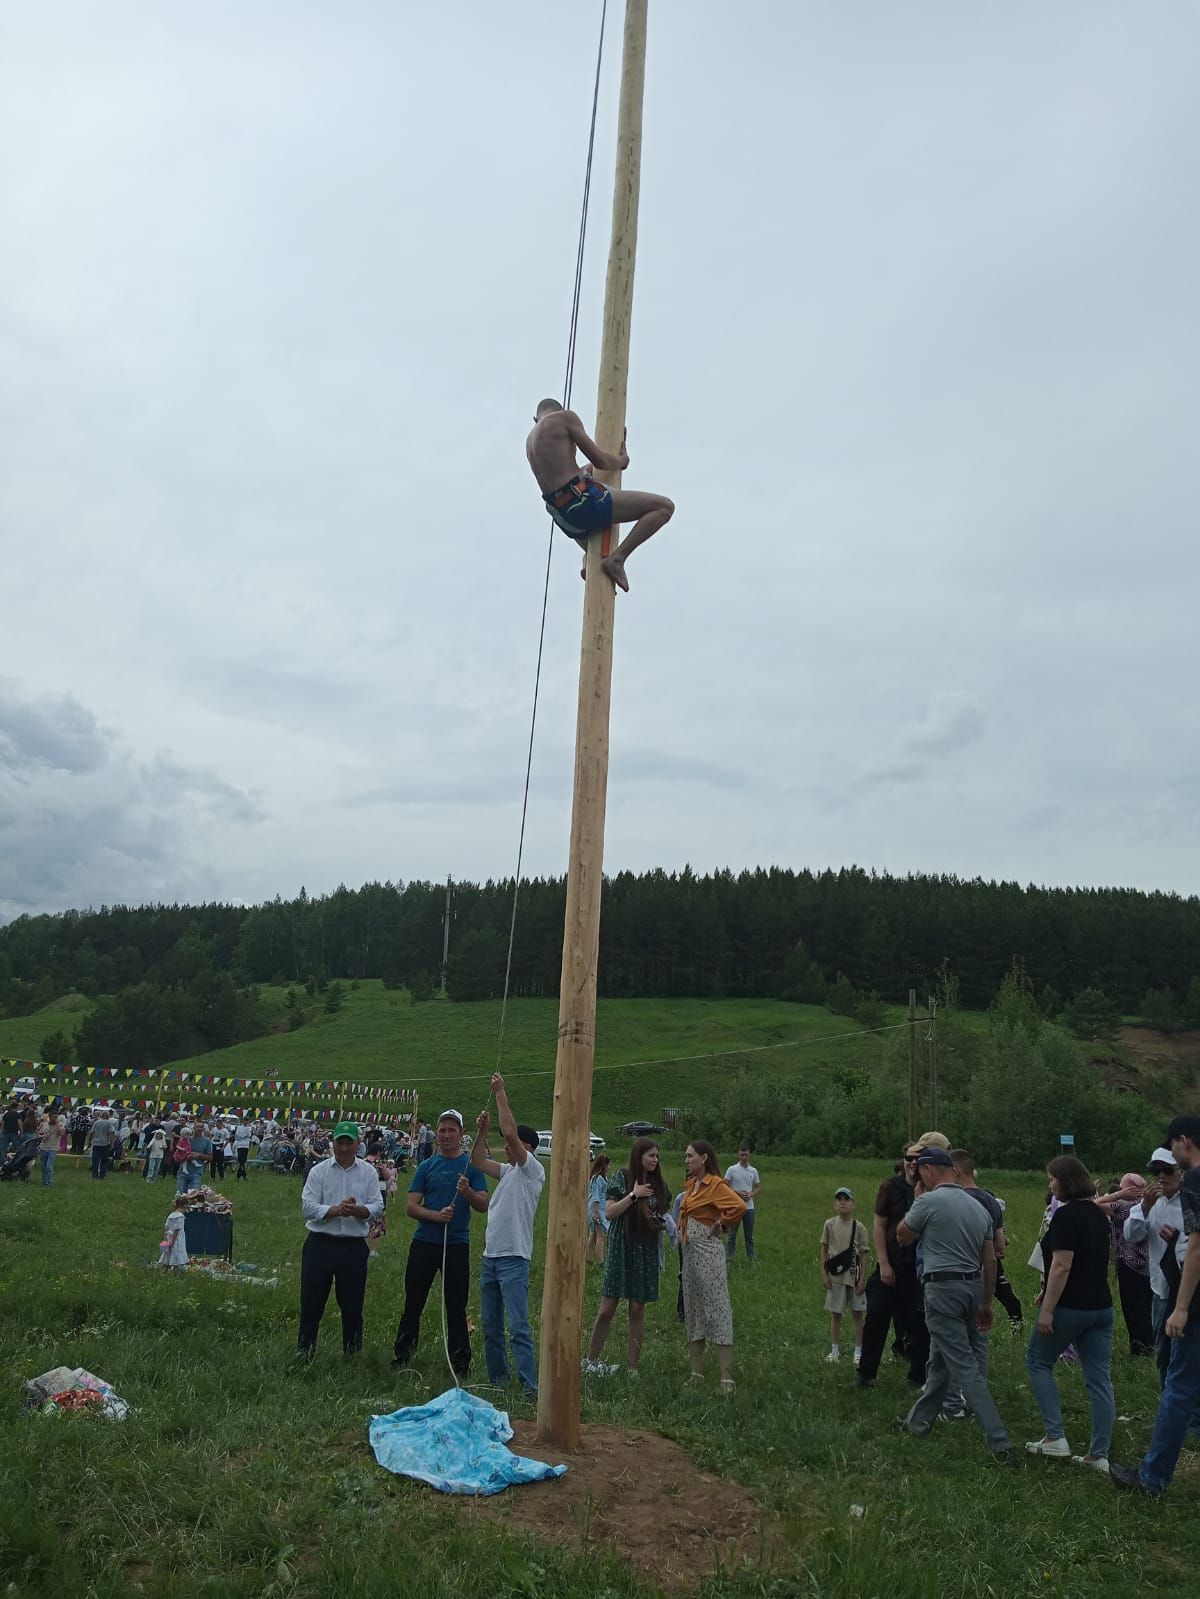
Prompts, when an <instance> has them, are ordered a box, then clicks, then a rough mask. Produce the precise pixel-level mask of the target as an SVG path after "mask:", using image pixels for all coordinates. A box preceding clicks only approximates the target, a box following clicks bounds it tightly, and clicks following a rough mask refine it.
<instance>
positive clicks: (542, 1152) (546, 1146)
mask: <svg viewBox="0 0 1200 1599" xmlns="http://www.w3.org/2000/svg"><path fill="white" fill-rule="evenodd" d="M550 1144H551V1135H550V1129H549V1128H547V1129H546V1131H545V1132H540V1131H539V1133H538V1147H537V1157H538V1159H539V1160H549V1159H550ZM603 1153H604V1140H603V1138H601V1137H600V1135H599V1133H589V1134H588V1154H589V1155H590V1156H591V1158H592V1159H593V1160H595V1158H596V1156H597V1155H603Z"/></svg>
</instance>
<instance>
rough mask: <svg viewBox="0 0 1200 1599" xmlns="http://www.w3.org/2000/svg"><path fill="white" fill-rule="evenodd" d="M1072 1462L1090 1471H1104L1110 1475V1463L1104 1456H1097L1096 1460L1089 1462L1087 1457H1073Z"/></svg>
mask: <svg viewBox="0 0 1200 1599" xmlns="http://www.w3.org/2000/svg"><path fill="white" fill-rule="evenodd" d="M1071 1460H1072V1462H1073V1463H1074V1464H1075V1465H1077V1466H1084V1467H1086V1468H1087V1470H1088V1471H1102V1472H1103V1473H1104V1475H1105V1476H1107V1475H1108V1461H1107V1460H1106V1459H1105V1458H1104V1456H1103V1455H1097V1456H1096V1458H1095V1460H1089V1459H1088V1457H1087V1456H1086V1455H1072V1456H1071Z"/></svg>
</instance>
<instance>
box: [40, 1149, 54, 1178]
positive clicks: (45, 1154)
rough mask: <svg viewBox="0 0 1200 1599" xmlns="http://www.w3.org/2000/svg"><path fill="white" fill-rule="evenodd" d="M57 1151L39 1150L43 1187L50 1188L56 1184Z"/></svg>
mask: <svg viewBox="0 0 1200 1599" xmlns="http://www.w3.org/2000/svg"><path fill="white" fill-rule="evenodd" d="M57 1154H58V1150H57V1149H39V1150H38V1159H39V1160H40V1161H41V1163H42V1187H43V1188H49V1187H50V1186H51V1185H52V1184H53V1182H54V1157H55V1155H57Z"/></svg>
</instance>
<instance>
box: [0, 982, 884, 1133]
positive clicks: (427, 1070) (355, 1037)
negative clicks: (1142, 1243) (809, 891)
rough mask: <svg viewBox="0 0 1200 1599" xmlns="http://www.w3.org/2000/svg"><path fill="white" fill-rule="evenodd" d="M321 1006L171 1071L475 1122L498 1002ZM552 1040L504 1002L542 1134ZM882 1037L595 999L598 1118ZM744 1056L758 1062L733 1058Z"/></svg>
mask: <svg viewBox="0 0 1200 1599" xmlns="http://www.w3.org/2000/svg"><path fill="white" fill-rule="evenodd" d="M263 998H264V1001H265V1002H266V1003H267V1005H268V1007H270V1008H271V1009H278V1010H280V1011H282V1008H283V991H282V990H280V989H271V988H265V989H264V990H263ZM313 1008H314V1009H315V1011H316V1017H315V1019H314V1020H313V1021H311V1022H309V1023H308V1024H307V1025H306V1026H305V1027H303V1028H301V1029H299V1030H298V1031H297V1032H294V1033H289V1032H279V1033H273V1034H271V1035H269V1036H268V1037H266V1038H258V1039H254V1040H252V1041H251V1042H249V1043H245V1044H238V1045H235V1046H234V1047H233V1048H231V1049H222V1050H214V1051H211V1052H210V1053H208V1054H205V1055H199V1056H195V1057H193V1058H192V1059H189V1060H180V1061H174V1062H172V1063H171V1064H172V1065H173V1066H175V1067H178V1068H179V1069H181V1070H184V1071H203V1072H206V1073H211V1074H213V1075H214V1076H225V1077H262V1076H265V1075H267V1074H271V1075H278V1076H280V1077H284V1078H304V1079H308V1078H321V1079H329V1078H332V1079H339V1080H349V1081H354V1082H364V1083H379V1084H381V1085H387V1086H394V1087H406V1088H407V1087H411V1088H416V1089H417V1090H418V1092H419V1093H420V1095H421V1099H422V1102H423V1103H424V1104H425V1106H426V1107H427V1108H428V1107H429V1106H430V1104H431V1103H432V1101H434V1100H437V1101H439V1102H440V1103H439V1105H438V1106H436V1107H435V1108H441V1103H453V1104H457V1105H460V1106H461V1108H462V1109H463V1111H464V1112H465V1113H471V1114H473V1113H474V1112H475V1111H476V1110H480V1109H482V1108H483V1105H484V1103H485V1102H486V1100H487V1097H488V1081H489V1078H490V1077H491V1074H492V1072H493V1070H494V1069H495V1065H496V1049H497V1041H498V1037H499V1028H500V1006H499V1003H498V1002H481V1003H478V1004H471V1005H452V1004H449V1003H447V1002H445V1001H441V1000H435V1001H432V1002H429V1003H425V1004H420V1005H413V1004H411V1003H410V1002H409V999H408V996H407V994H405V993H403V992H397V991H395V990H390V989H385V988H384V987H383V985H382V983H379V982H373V981H368V982H364V983H362V984H361V985H360V986H359V987H357V988H349V989H347V991H346V998H345V1004H344V1005H343V1008H342V1009H341V1011H339V1012H338V1014H337V1015H336V1016H325V1015H324V1014H322V1012H321V1009H320V1002H319V1000H314V1001H313ZM899 1016H900V1013H899V1012H896V1018H897V1019H899ZM79 1018H80V1011H79V1009H78V1008H74V1009H69V1010H63V1009H61V1007H59V1006H52V1007H50V1008H48V1009H46V1010H44V1011H39V1012H38V1013H37V1014H36V1015H33V1016H24V1017H20V1018H17V1019H14V1020H11V1021H3V1022H0V1054H2V1055H7V1056H20V1057H23V1058H34V1057H36V1055H37V1052H38V1045H39V1043H40V1041H41V1039H43V1038H44V1037H45V1036H46V1035H47V1034H48V1033H50V1032H52V1031H53V1030H54V1028H56V1027H64V1028H71V1027H73V1026H74V1025H75V1024H76V1023H77V1022H78V1021H79ZM557 1030H558V1001H557V1000H555V999H524V1000H515V1001H512V1002H511V1003H510V1004H509V1007H508V1020H507V1025H506V1029H505V1043H504V1055H503V1061H502V1069H503V1071H504V1073H505V1075H506V1077H507V1078H508V1079H509V1081H510V1083H511V1087H512V1092H513V1098H514V1101H515V1102H516V1104H517V1105H518V1108H519V1112H520V1114H521V1116H522V1117H523V1118H527V1119H528V1120H530V1121H534V1122H537V1123H538V1124H539V1125H542V1126H546V1125H549V1118H550V1111H551V1104H552V1097H553V1085H554V1054H555V1040H556V1037H557ZM839 1035H843V1036H842V1038H841V1040H839ZM887 1036H888V1035H887V1034H883V1035H874V1036H866V1037H864V1036H863V1035H862V1033H861V1029H860V1028H859V1027H858V1024H857V1023H855V1022H852V1021H848V1020H847V1019H846V1018H845V1017H841V1016H834V1015H831V1013H830V1012H829V1011H827V1010H825V1009H823V1008H822V1007H820V1006H815V1005H789V1004H785V1003H783V1002H781V1001H778V1000H665V999H656V1000H637V999H633V1000H625V999H622V1000H601V1001H600V1006H599V1012H598V1015H597V1023H596V1037H597V1044H596V1080H595V1091H594V1096H593V1104H594V1107H595V1108H594V1112H593V1119H594V1120H595V1121H596V1122H603V1123H604V1127H605V1128H607V1129H608V1130H610V1131H611V1126H612V1124H615V1123H616V1122H620V1121H627V1120H629V1119H630V1118H632V1117H643V1116H644V1117H648V1118H651V1119H654V1120H657V1119H658V1117H659V1115H660V1114H661V1111H662V1109H663V1107H664V1106H665V1105H674V1104H677V1103H681V1102H682V1103H687V1102H688V1101H689V1100H694V1099H696V1098H697V1097H703V1095H704V1093H705V1091H706V1089H707V1088H709V1087H710V1086H715V1085H716V1084H717V1083H719V1081H720V1080H721V1078H722V1076H724V1075H725V1074H727V1073H728V1072H729V1071H730V1070H731V1069H732V1068H733V1067H734V1065H735V1064H736V1063H737V1062H738V1061H739V1060H744V1059H747V1058H748V1059H750V1060H753V1061H754V1063H755V1069H756V1071H758V1072H761V1073H762V1074H764V1075H767V1076H772V1077H789V1076H792V1075H794V1074H795V1073H797V1072H824V1071H827V1070H829V1069H830V1067H832V1066H834V1065H837V1064H847V1063H850V1062H858V1061H862V1062H866V1061H871V1062H873V1061H875V1060H876V1059H877V1058H878V1052H879V1050H880V1048H881V1044H880V1038H881V1037H887ZM746 1050H757V1051H759V1052H760V1053H757V1054H753V1055H750V1056H748V1057H747V1056H745V1055H742V1054H739V1052H740V1051H746ZM697 1056H699V1057H707V1058H701V1059H696V1058H694V1057H697ZM601 1130H603V1129H601V1128H600V1127H597V1131H601Z"/></svg>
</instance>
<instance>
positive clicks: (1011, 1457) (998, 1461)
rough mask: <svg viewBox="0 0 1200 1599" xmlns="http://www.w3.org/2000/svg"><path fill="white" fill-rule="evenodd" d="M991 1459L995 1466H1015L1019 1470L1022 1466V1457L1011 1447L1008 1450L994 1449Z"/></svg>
mask: <svg viewBox="0 0 1200 1599" xmlns="http://www.w3.org/2000/svg"><path fill="white" fill-rule="evenodd" d="M991 1459H992V1464H993V1465H994V1466H1010V1467H1012V1466H1015V1467H1018V1468H1019V1467H1020V1465H1021V1457H1020V1455H1019V1454H1018V1453H1017V1451H1016V1450H1015V1449H1014V1448H1013V1447H1012V1446H1011V1445H1010V1446H1009V1447H1008V1448H1007V1449H993V1450H992V1451H991Z"/></svg>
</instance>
